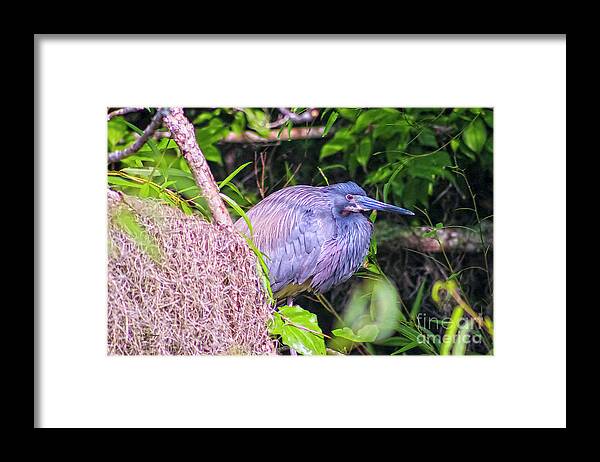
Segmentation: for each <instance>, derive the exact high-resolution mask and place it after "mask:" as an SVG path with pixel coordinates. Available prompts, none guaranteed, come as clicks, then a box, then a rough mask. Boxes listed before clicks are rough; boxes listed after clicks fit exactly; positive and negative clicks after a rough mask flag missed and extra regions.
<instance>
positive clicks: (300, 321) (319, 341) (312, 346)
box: [271, 306, 326, 355]
mask: <svg viewBox="0 0 600 462" xmlns="http://www.w3.org/2000/svg"><path fill="white" fill-rule="evenodd" d="M277 318H279V320H277ZM271 333H272V334H275V335H281V341H282V342H283V343H284V344H285V345H287V346H289V347H290V348H293V349H294V350H296V351H297V352H298V353H300V354H302V355H325V354H326V350H325V340H324V339H323V335H322V331H321V328H320V327H319V323H318V322H317V316H316V315H315V314H314V313H311V312H310V311H307V310H305V309H303V308H300V307H299V306H283V307H281V308H279V311H277V312H275V313H274V322H273V326H272V328H271Z"/></svg>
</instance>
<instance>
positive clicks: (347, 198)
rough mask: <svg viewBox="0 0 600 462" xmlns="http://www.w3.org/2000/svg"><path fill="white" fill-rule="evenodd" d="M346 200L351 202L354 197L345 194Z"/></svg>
mask: <svg viewBox="0 0 600 462" xmlns="http://www.w3.org/2000/svg"><path fill="white" fill-rule="evenodd" d="M346 200H349V201H353V200H354V196H353V195H352V194H346Z"/></svg>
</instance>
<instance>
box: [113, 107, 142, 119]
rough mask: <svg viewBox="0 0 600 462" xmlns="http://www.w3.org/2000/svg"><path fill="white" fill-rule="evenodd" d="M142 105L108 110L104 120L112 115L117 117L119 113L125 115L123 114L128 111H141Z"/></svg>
mask: <svg viewBox="0 0 600 462" xmlns="http://www.w3.org/2000/svg"><path fill="white" fill-rule="evenodd" d="M144 109H146V108H144V107H123V108H121V109H117V110H116V111H112V112H110V113H109V114H108V115H107V116H106V120H110V119H112V118H113V117H117V116H121V115H125V114H129V113H130V112H138V111H143V110H144Z"/></svg>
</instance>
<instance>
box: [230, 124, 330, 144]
mask: <svg viewBox="0 0 600 462" xmlns="http://www.w3.org/2000/svg"><path fill="white" fill-rule="evenodd" d="M324 130H325V127H297V128H292V129H291V130H290V132H289V134H288V131H287V130H286V129H285V128H284V129H283V130H271V131H270V132H269V135H268V136H267V137H262V136H260V135H258V134H257V133H255V132H252V131H245V132H242V133H241V134H237V133H233V132H231V133H229V134H228V135H227V136H226V137H225V138H223V139H222V140H221V141H220V142H221V143H271V142H279V141H292V140H307V139H314V138H317V139H318V138H322V137H323V131H324Z"/></svg>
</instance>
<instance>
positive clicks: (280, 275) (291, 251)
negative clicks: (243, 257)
mask: <svg viewBox="0 0 600 462" xmlns="http://www.w3.org/2000/svg"><path fill="white" fill-rule="evenodd" d="M314 189H315V188H307V187H303V186H298V187H294V188H287V190H282V191H285V192H286V194H278V193H275V194H272V195H271V196H269V197H267V198H266V199H264V200H262V201H261V202H259V203H258V204H257V205H256V206H254V207H253V208H252V209H251V210H250V211H249V212H248V218H249V219H250V221H251V222H252V227H253V230H254V237H253V240H254V243H255V244H256V246H257V247H258V248H259V249H260V250H261V252H263V253H264V254H265V255H266V256H267V265H268V267H269V271H270V276H271V286H272V289H273V291H274V292H278V291H279V290H281V289H282V288H284V287H285V286H287V285H290V284H303V283H305V282H306V281H307V280H308V279H310V278H311V277H312V276H314V274H315V269H316V266H317V262H318V261H319V256H320V254H321V251H322V248H323V245H324V243H325V242H326V241H328V240H331V239H332V238H333V237H334V236H335V222H334V220H333V216H332V215H331V211H330V210H331V209H330V204H329V202H328V200H327V199H326V198H324V197H323V196H322V195H321V194H318V193H317V192H315V191H314ZM290 190H291V191H290ZM236 227H237V228H238V229H240V230H241V231H244V232H247V231H248V229H247V226H246V224H245V222H244V221H243V220H241V221H240V220H238V222H237V223H236Z"/></svg>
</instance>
